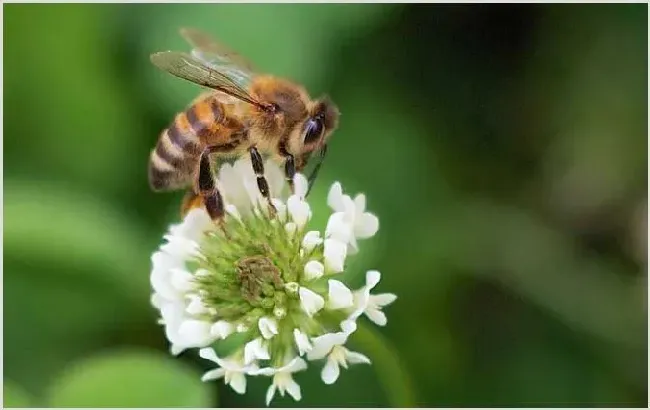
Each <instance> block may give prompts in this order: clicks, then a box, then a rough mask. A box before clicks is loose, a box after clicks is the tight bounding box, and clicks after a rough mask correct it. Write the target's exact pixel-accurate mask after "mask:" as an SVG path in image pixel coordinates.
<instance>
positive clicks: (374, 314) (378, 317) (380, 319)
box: [364, 309, 388, 326]
mask: <svg viewBox="0 0 650 410" xmlns="http://www.w3.org/2000/svg"><path fill="white" fill-rule="evenodd" d="M364 313H365V314H366V316H368V319H370V320H371V321H373V322H375V323H376V324H377V325H379V326H386V323H388V319H386V314H385V313H384V312H382V311H381V310H379V309H366V311H365V312H364Z"/></svg>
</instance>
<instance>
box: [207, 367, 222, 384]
mask: <svg viewBox="0 0 650 410" xmlns="http://www.w3.org/2000/svg"><path fill="white" fill-rule="evenodd" d="M225 374H226V371H225V370H224V369H214V370H210V371H208V372H206V373H205V374H204V375H203V376H202V377H201V381H202V382H207V381H208V380H217V379H221V378H222V377H223V376H224V375H225Z"/></svg>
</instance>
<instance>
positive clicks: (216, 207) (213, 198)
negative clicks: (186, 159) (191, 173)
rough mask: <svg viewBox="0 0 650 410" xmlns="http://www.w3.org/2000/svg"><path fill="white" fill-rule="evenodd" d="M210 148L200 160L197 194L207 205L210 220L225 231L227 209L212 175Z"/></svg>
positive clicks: (197, 175)
mask: <svg viewBox="0 0 650 410" xmlns="http://www.w3.org/2000/svg"><path fill="white" fill-rule="evenodd" d="M210 152H211V149H210V148H206V149H205V150H204V151H203V152H202V153H201V158H200V159H199V168H198V172H197V173H196V187H195V192H198V196H200V197H201V199H202V200H203V204H204V205H205V210H206V211H208V215H210V218H211V219H212V220H213V221H214V222H215V223H216V224H217V225H219V226H220V227H221V229H222V230H223V231H224V233H225V232H226V230H225V223H224V215H225V208H224V202H223V197H222V196H221V193H220V192H219V189H218V188H217V184H216V181H215V178H214V175H213V174H212V168H211V166H210Z"/></svg>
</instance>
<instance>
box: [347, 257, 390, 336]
mask: <svg viewBox="0 0 650 410" xmlns="http://www.w3.org/2000/svg"><path fill="white" fill-rule="evenodd" d="M380 279H381V274H380V273H379V272H378V271H376V270H371V271H368V272H367V273H366V286H364V287H362V288H361V289H359V290H357V291H356V292H355V295H354V311H353V312H352V314H351V315H350V317H349V318H348V319H349V320H356V319H357V318H358V317H359V316H361V315H362V314H365V315H366V316H367V317H368V319H370V320H372V321H373V322H374V323H375V324H377V325H379V326H386V323H387V322H388V320H387V319H386V314H384V312H382V311H381V308H383V307H384V306H388V305H390V304H391V303H393V302H394V301H395V299H397V295H395V294H393V293H382V294H380V295H371V294H370V291H371V290H372V289H373V288H374V287H375V286H377V284H378V283H379V280H380Z"/></svg>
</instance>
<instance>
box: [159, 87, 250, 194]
mask: <svg viewBox="0 0 650 410" xmlns="http://www.w3.org/2000/svg"><path fill="white" fill-rule="evenodd" d="M225 108H226V107H225V106H224V105H223V104H222V103H220V102H219V101H217V100H216V99H215V98H213V97H207V98H203V99H200V100H199V101H197V102H196V103H194V104H192V105H191V106H190V107H189V108H188V109H187V110H185V111H183V112H180V113H179V114H177V115H176V118H174V121H173V122H172V124H171V125H170V127H169V128H167V129H165V130H163V131H162V133H161V135H160V138H159V139H158V143H157V144H156V147H155V148H154V150H153V151H152V152H151V156H150V158H149V185H150V186H151V189H153V190H154V191H169V190H175V189H180V188H184V187H187V186H189V185H191V184H192V182H193V180H192V177H193V175H194V172H195V169H196V166H197V163H198V159H199V156H200V155H201V152H202V151H203V149H204V148H205V147H206V146H208V145H211V144H218V143H219V142H220V141H221V140H227V139H228V138H229V137H230V134H231V133H232V132H233V131H234V130H233V129H232V128H231V127H232V126H236V125H237V124H236V121H232V120H229V119H228V116H227V115H226V111H225Z"/></svg>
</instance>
